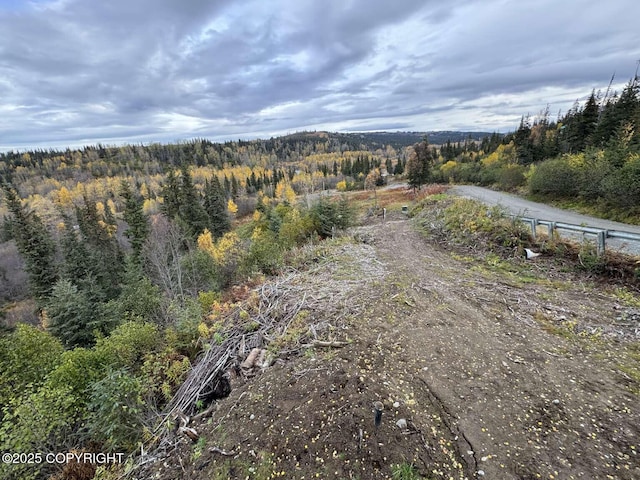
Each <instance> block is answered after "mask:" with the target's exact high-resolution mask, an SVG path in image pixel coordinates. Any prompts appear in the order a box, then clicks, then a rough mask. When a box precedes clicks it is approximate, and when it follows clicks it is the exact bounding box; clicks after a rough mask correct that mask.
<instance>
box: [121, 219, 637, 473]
mask: <svg viewBox="0 0 640 480" xmlns="http://www.w3.org/2000/svg"><path fill="white" fill-rule="evenodd" d="M353 233H354V236H355V238H358V239H359V242H358V241H344V240H343V241H333V242H329V243H328V244H327V245H325V246H318V247H316V253H315V254H314V255H315V256H313V255H312V256H310V260H309V262H308V263H309V265H311V266H310V267H309V269H308V271H300V272H293V273H292V274H291V275H290V276H289V279H290V280H288V281H290V282H291V284H292V285H296V286H297V287H296V288H299V289H304V288H306V289H307V290H306V291H305V293H302V295H304V296H305V298H306V299H307V300H306V301H307V302H308V305H307V306H303V307H302V309H303V310H304V312H305V316H304V318H306V319H307V320H308V326H310V330H309V329H307V325H305V326H304V328H302V329H301V328H300V325H299V322H298V324H297V325H296V328H297V329H298V330H297V332H298V333H299V334H300V335H301V337H303V336H304V335H307V337H309V336H310V335H311V334H310V333H309V332H310V331H311V333H313V334H315V333H317V334H318V336H319V338H322V339H324V340H327V339H331V340H342V341H347V342H349V343H348V344H347V345H346V346H344V347H342V348H324V347H322V346H318V345H316V346H315V347H314V346H311V345H308V346H307V347H306V349H303V350H302V351H304V355H296V354H290V355H287V351H286V348H282V349H281V350H280V360H279V361H278V362H276V363H275V364H274V365H273V366H271V367H269V368H267V369H265V370H264V371H263V372H262V373H258V374H257V375H256V376H254V377H252V378H249V379H243V378H240V379H237V380H235V381H233V382H232V386H233V390H232V391H231V394H230V395H229V396H228V397H227V398H224V399H222V400H220V401H218V402H217V405H216V410H215V412H214V413H213V415H212V416H211V418H207V419H204V420H202V421H201V422H200V423H197V422H196V423H195V424H192V425H191V426H192V427H194V428H195V430H196V431H197V432H198V434H199V435H200V440H199V441H197V442H191V441H189V440H188V439H187V438H186V437H184V436H181V435H177V434H171V435H170V437H169V440H170V441H166V442H165V443H164V446H163V449H162V450H156V451H155V452H154V453H153V455H152V456H153V457H155V459H152V458H148V459H147V463H145V464H144V465H142V466H141V467H139V468H138V469H136V470H135V471H134V472H133V475H132V476H133V477H137V478H160V479H172V480H175V479H203V480H204V479H215V478H221V479H222V478H242V479H244V478H295V479H310V478H323V479H340V478H344V479H363V480H364V479H378V478H399V479H415V478H427V479H441V478H443V479H449V478H453V479H472V478H490V479H538V478H543V479H554V478H558V479H573V478H585V479H593V478H599V479H605V478H610V479H634V478H636V479H637V478H640V458H638V453H637V452H638V450H639V449H640V437H639V434H640V404H639V402H638V396H637V394H638V391H639V390H640V389H639V386H638V378H640V375H639V374H638V373H639V371H638V359H639V358H640V355H639V350H638V349H637V348H636V347H635V345H636V343H635V341H636V334H637V332H638V329H639V328H640V325H639V323H638V322H639V320H640V310H638V308H637V305H638V301H637V298H636V297H634V295H632V294H630V293H629V292H628V291H626V290H621V289H616V288H614V287H612V286H607V285H599V284H597V283H594V282H593V280H590V279H588V278H587V277H581V276H580V275H579V274H577V273H573V272H572V271H563V269H562V268H558V267H557V265H554V263H553V262H554V260H552V259H549V258H545V257H540V258H537V259H535V260H534V261H530V262H527V261H526V260H518V259H512V260H511V261H510V262H511V263H510V264H509V265H512V266H513V265H515V266H513V268H511V267H509V268H504V266H501V263H500V262H495V263H493V264H492V263H491V262H487V261H484V260H481V259H472V258H468V257H465V256H464V255H462V254H460V252H458V253H455V252H454V251H451V250H449V249H448V248H447V247H442V246H438V245H435V244H431V243H430V242H429V239H427V238H425V237H424V236H422V235H421V234H419V233H418V232H416V231H415V230H414V229H413V228H412V225H411V223H410V222H409V221H407V220H403V219H399V220H390V221H387V222H386V223H376V224H375V225H369V226H364V227H360V228H358V229H355V230H354V232H353ZM312 257H313V258H312ZM290 290H291V289H290ZM263 291H264V288H263ZM301 292H302V290H298V291H296V295H298V296H299V295H301ZM283 303H284V300H283ZM298 308H299V309H300V308H301V307H298ZM296 318H298V317H296ZM317 326H321V327H322V328H316V327H317ZM316 330H317V331H316ZM291 337H293V336H291ZM311 337H313V335H311ZM290 340H291V339H290ZM306 341H307V342H308V340H306ZM303 343H305V342H304V341H301V342H300V343H299V344H297V346H298V347H300V345H301V344H303ZM298 351H301V350H300V349H299V348H298ZM376 401H380V402H382V403H383V404H384V410H383V414H382V422H381V424H380V426H379V427H377V428H376V426H375V425H374V409H373V404H374V402H376ZM411 465H413V467H412V466H411Z"/></svg>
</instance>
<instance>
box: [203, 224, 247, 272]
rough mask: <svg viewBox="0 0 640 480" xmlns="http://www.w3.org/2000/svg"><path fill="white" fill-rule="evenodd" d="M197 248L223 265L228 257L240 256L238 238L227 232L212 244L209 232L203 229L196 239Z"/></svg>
mask: <svg viewBox="0 0 640 480" xmlns="http://www.w3.org/2000/svg"><path fill="white" fill-rule="evenodd" d="M198 248H199V249H200V250H202V251H204V252H206V253H208V254H209V255H211V258H213V259H214V260H215V261H216V262H217V263H219V264H223V263H224V262H225V260H226V259H228V258H229V257H231V256H236V255H239V254H240V237H238V234H237V233H235V232H227V233H225V234H224V235H223V236H222V238H220V239H218V240H217V241H215V242H214V240H213V235H212V234H211V232H210V231H209V230H207V229H205V230H204V232H202V234H201V235H200V236H199V237H198Z"/></svg>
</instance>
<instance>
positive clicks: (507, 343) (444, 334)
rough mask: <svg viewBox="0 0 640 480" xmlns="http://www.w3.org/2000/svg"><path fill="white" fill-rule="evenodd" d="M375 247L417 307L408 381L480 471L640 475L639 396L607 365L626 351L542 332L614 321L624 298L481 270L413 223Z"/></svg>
mask: <svg viewBox="0 0 640 480" xmlns="http://www.w3.org/2000/svg"><path fill="white" fill-rule="evenodd" d="M376 247H377V249H378V250H379V252H380V253H381V254H382V255H383V257H384V258H385V260H386V261H387V262H388V265H389V268H390V270H391V271H393V272H395V274H396V275H399V277H400V278H402V279H403V280H402V281H403V284H404V285H405V290H404V292H405V294H406V295H407V296H408V297H409V299H410V300H409V303H410V304H411V305H415V306H414V307H413V308H412V309H411V312H410V313H409V315H407V316H406V317H405V318H403V319H402V320H401V321H400V322H399V324H398V326H397V331H396V332H395V334H394V335H393V336H394V337H395V338H396V339H397V340H396V341H398V342H399V343H400V344H402V345H403V350H404V352H403V355H404V356H405V357H406V360H405V361H404V363H403V364H404V366H405V367H406V369H407V374H408V375H407V376H408V377H409V378H411V377H413V378H412V379H411V380H409V382H410V383H411V385H413V386H415V387H416V388H420V387H422V388H423V389H424V388H426V390H427V391H428V392H429V394H428V399H422V400H423V402H424V401H426V402H427V403H428V402H431V399H432V398H435V399H436V405H438V408H439V409H440V410H441V416H442V417H443V418H445V419H448V420H447V421H448V422H450V423H451V424H452V425H453V427H452V430H453V431H454V432H459V433H458V435H457V436H458V438H459V440H460V441H459V442H458V444H457V451H458V454H459V455H460V456H461V457H462V458H463V459H465V461H466V462H471V463H472V464H473V465H474V468H475V470H476V475H477V472H478V471H482V472H483V473H485V476H486V478H496V479H498V478H500V479H507V478H513V479H528V478H532V479H533V478H629V479H631V478H640V459H639V458H638V457H637V456H636V449H637V448H640V446H638V441H639V440H640V438H639V437H638V435H639V434H640V425H639V420H640V408H639V407H638V399H637V397H636V396H634V395H632V394H630V393H629V391H628V389H627V388H626V385H627V384H628V380H627V379H626V378H625V377H624V376H623V374H622V373H621V372H620V371H618V370H617V369H616V368H615V360H613V364H612V360H611V359H605V358H604V357H606V356H607V353H606V352H607V351H609V349H616V348H620V347H619V346H618V345H614V344H602V345H597V341H596V340H593V341H589V340H585V341H576V340H575V339H571V338H565V337H564V336H562V335H557V334H551V333H549V332H548V331H545V329H544V328H543V325H544V322H547V321H548V322H550V323H554V322H555V323H558V322H559V323H563V322H564V323H567V322H575V324H576V325H580V324H582V325H590V326H592V327H594V326H597V325H602V326H604V325H606V324H610V323H611V322H612V321H613V319H614V318H615V310H614V308H615V307H616V306H617V305H618V304H617V302H616V299H615V298H613V297H611V296H608V295H605V294H602V293H600V292H599V291H598V290H597V289H592V288H589V287H587V286H584V285H583V286H581V287H579V288H577V289H574V288H569V289H567V288H564V287H563V288H558V285H554V284H553V283H546V282H544V281H540V282H535V281H532V282H530V283H529V282H527V283H521V282H519V281H518V279H517V278H511V279H509V278H505V277H504V276H503V275H501V274H496V273H492V272H490V271H486V270H477V271H473V269H469V268H468V266H465V265H463V264H460V263H458V262H456V261H453V260H452V258H451V256H450V255H449V254H448V253H446V252H442V251H440V250H439V249H437V248H434V247H432V246H430V245H428V244H427V243H425V242H424V241H421V239H420V238H418V236H417V234H416V233H415V232H414V231H412V229H411V228H410V227H409V225H408V224H407V223H394V224H389V225H386V226H385V227H384V230H383V231H378V232H377V242H376ZM391 252H392V253H391ZM545 283H546V284H545ZM421 403H422V402H421ZM416 414H418V409H417V410H416ZM425 423H426V424H428V423H427V422H425ZM425 427H426V425H425ZM467 451H472V452H473V454H472V455H471V456H470V458H469V457H468V456H467V457H465V453H466V452H467Z"/></svg>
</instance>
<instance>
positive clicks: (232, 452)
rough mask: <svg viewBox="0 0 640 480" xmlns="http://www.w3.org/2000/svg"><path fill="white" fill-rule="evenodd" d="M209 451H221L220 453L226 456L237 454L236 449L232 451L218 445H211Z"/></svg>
mask: <svg viewBox="0 0 640 480" xmlns="http://www.w3.org/2000/svg"><path fill="white" fill-rule="evenodd" d="M209 451H210V452H211V453H219V454H220V455H223V456H225V457H233V456H234V455H235V454H236V451H235V450H231V451H229V452H228V451H226V450H222V449H221V448H218V447H211V448H210V449H209Z"/></svg>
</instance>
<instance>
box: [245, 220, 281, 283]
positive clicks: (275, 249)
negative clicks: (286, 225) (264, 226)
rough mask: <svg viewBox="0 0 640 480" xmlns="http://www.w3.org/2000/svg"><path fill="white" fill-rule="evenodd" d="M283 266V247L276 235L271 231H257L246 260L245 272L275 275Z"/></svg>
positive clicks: (252, 238)
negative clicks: (255, 271)
mask: <svg viewBox="0 0 640 480" xmlns="http://www.w3.org/2000/svg"><path fill="white" fill-rule="evenodd" d="M282 266H283V247H282V245H281V244H280V243H279V242H278V237H277V236H276V234H275V233H274V232H272V231H271V230H256V231H255V232H254V234H253V236H252V237H251V245H250V247H249V252H248V254H247V256H246V257H245V259H244V268H243V269H244V271H245V272H247V273H249V272H251V271H254V270H258V271H260V272H263V273H266V274H267V275H275V274H277V273H278V272H279V271H280V269H281V268H282Z"/></svg>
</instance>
